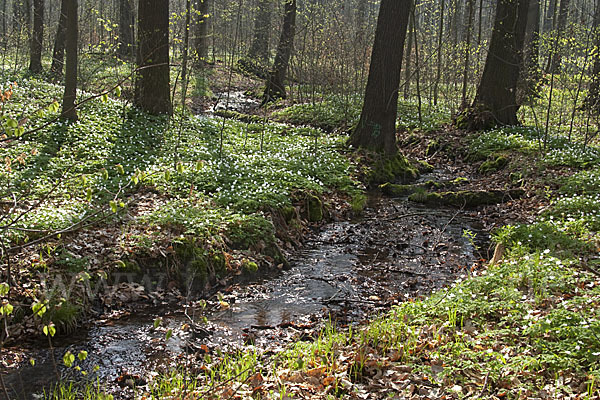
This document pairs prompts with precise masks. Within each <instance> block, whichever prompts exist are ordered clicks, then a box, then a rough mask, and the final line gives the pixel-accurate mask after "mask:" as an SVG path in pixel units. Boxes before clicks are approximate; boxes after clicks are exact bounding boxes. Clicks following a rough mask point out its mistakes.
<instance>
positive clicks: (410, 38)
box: [403, 18, 415, 100]
mask: <svg viewBox="0 0 600 400" xmlns="http://www.w3.org/2000/svg"><path fill="white" fill-rule="evenodd" d="M413 22H414V21H413V19H412V18H409V20H408V28H407V29H408V43H406V57H403V58H404V100H408V98H409V97H410V78H411V67H412V64H411V54H412V48H413V42H412V41H413V34H412V32H413V31H414V29H415V26H414V23H413Z"/></svg>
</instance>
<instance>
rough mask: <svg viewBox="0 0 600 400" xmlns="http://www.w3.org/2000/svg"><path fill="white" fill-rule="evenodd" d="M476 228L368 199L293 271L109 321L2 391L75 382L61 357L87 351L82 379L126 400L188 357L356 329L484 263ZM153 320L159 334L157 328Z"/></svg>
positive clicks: (447, 216) (308, 249) (64, 341)
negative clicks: (154, 374) (325, 330)
mask: <svg viewBox="0 0 600 400" xmlns="http://www.w3.org/2000/svg"><path fill="white" fill-rule="evenodd" d="M473 222H474V220H473V219H471V218H470V217H469V216H467V215H466V214H465V213H463V212H462V211H460V210H456V209H445V208H435V209H430V208H424V207H420V206H416V205H414V204H412V203H409V202H408V201H406V200H393V199H388V198H382V197H379V196H376V195H373V196H371V198H370V200H369V204H368V206H367V208H366V210H365V212H364V213H363V216H362V217H361V218H360V219H357V220H354V221H347V222H331V223H328V224H325V225H324V226H322V227H320V228H318V229H317V228H315V230H314V232H313V233H312V234H311V235H310V237H309V238H308V240H307V241H306V243H305V246H304V247H303V248H302V249H301V250H299V251H298V252H296V253H295V255H294V256H293V257H292V259H291V260H290V263H291V268H290V269H288V270H284V271H282V272H281V273H279V274H277V275H276V276H269V277H262V278H260V279H258V280H255V281H254V282H250V283H245V284H239V285H234V286H230V287H228V288H226V289H224V290H222V297H221V298H220V299H219V301H212V302H211V301H209V302H208V306H207V307H206V308H200V307H199V306H197V304H198V303H190V304H189V305H188V306H182V307H179V308H177V309H152V310H149V311H145V312H144V313H139V314H136V315H128V316H125V317H122V318H119V319H117V320H115V319H106V320H103V321H98V322H97V323H96V324H95V325H93V326H92V327H91V328H89V329H88V330H85V331H80V332H76V333H75V334H74V335H71V336H70V337H68V338H67V337H64V338H59V339H56V340H55V343H54V350H53V351H52V350H50V349H48V348H45V349H39V348H38V349H35V350H27V351H26V353H27V356H26V358H25V360H29V359H30V358H33V359H35V365H34V366H31V365H30V363H29V362H28V361H24V362H23V366H22V367H21V368H20V369H19V370H17V371H12V372H11V373H9V374H7V375H5V377H4V379H5V383H6V386H7V388H8V390H9V392H10V393H12V394H13V395H14V398H19V399H29V398H38V396H36V394H39V393H41V392H42V391H43V390H44V388H48V387H49V385H51V384H52V383H53V382H55V380H56V373H57V372H58V373H59V374H60V375H61V376H62V377H63V378H65V377H75V376H78V375H79V376H81V374H80V373H79V372H77V371H75V370H73V369H72V368H71V369H67V368H65V367H64V366H63V361H62V356H63V354H64V353H65V352H66V351H67V350H70V351H71V353H73V354H75V355H76V354H78V352H79V351H80V350H85V351H87V352H88V354H89V356H88V358H87V359H86V360H85V362H83V363H80V364H79V365H81V367H82V368H83V370H89V371H92V370H93V369H94V366H96V365H97V366H98V367H99V368H96V372H94V373H91V374H90V375H88V377H89V376H92V377H93V378H94V379H95V378H99V380H100V382H101V383H102V384H105V385H106V386H107V387H108V391H109V392H110V393H113V394H114V395H115V398H129V397H131V395H132V393H131V390H132V389H131V386H133V384H134V383H135V384H137V385H143V384H145V382H146V381H147V378H148V373H149V372H150V371H157V370H160V369H161V368H163V369H167V368H168V367H169V366H175V365H176V364H177V362H178V361H179V363H181V362H182V361H181V360H184V359H185V358H184V355H185V354H186V353H190V352H207V353H214V352H218V351H226V350H232V349H235V348H239V347H241V346H247V345H250V344H252V345H254V346H256V347H259V348H261V349H263V350H267V351H271V352H277V351H278V350H281V349H282V347H283V346H284V345H285V344H287V343H290V342H292V341H297V340H311V338H314V337H315V336H316V335H318V332H319V330H320V329H321V328H322V326H323V323H322V321H332V323H333V324H335V325H337V326H347V325H349V324H357V323H359V322H361V321H364V320H366V319H368V318H372V317H375V316H377V315H378V314H380V313H382V312H384V311H385V310H386V309H389V307H390V306H392V305H394V304H398V303H399V302H402V301H405V300H407V299H410V298H414V297H416V296H420V295H424V294H427V293H430V292H431V291H433V290H436V289H439V288H442V287H444V286H446V285H449V284H451V283H452V282H453V281H455V280H456V279H459V278H461V277H464V276H466V274H468V271H469V270H470V268H471V267H472V266H473V265H474V263H476V262H478V260H479V259H480V258H481V256H480V254H479V251H478V249H480V251H482V252H483V253H485V251H487V247H486V243H487V236H486V235H485V234H484V233H482V232H478V231H477V229H475V228H474V227H473V225H474V223H473ZM475 225H476V224H475ZM465 232H468V233H469V234H465ZM224 305H226V306H225V307H224ZM158 317H160V318H161V321H162V322H161V326H160V327H159V328H155V327H154V321H155V320H156V318H158ZM204 317H206V320H204ZM202 321H203V322H202ZM169 329H171V330H172V336H171V337H170V338H169V339H168V340H166V332H167V331H168V330H169ZM52 353H54V355H55V359H56V361H55V363H54V362H53V361H52V356H51V354H52ZM55 364H56V367H55Z"/></svg>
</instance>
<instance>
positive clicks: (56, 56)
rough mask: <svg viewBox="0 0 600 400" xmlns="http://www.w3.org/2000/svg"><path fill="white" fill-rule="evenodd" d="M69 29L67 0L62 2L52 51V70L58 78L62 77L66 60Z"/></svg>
mask: <svg viewBox="0 0 600 400" xmlns="http://www.w3.org/2000/svg"><path fill="white" fill-rule="evenodd" d="M66 29H67V0H61V2H60V17H59V18H58V28H57V29H56V37H55V39H54V51H53V52H52V66H51V67H50V72H51V73H52V75H53V76H54V77H56V78H60V77H62V74H63V64H64V60H65V32H66Z"/></svg>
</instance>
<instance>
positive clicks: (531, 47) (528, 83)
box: [517, 0, 540, 105]
mask: <svg viewBox="0 0 600 400" xmlns="http://www.w3.org/2000/svg"><path fill="white" fill-rule="evenodd" d="M539 38H540V0H529V12H528V13H527V28H526V29H525V40H524V43H523V65H522V66H521V73H520V75H519V84H518V85H517V103H518V104H519V105H521V104H523V103H524V102H525V101H526V100H527V99H528V98H530V97H531V96H533V95H535V88H536V87H537V84H538V82H539V80H540V73H539V62H538V58H539V48H540V47H539Z"/></svg>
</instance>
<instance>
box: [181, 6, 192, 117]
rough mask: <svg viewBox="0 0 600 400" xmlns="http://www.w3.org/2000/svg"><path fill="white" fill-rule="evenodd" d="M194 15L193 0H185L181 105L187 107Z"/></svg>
mask: <svg viewBox="0 0 600 400" xmlns="http://www.w3.org/2000/svg"><path fill="white" fill-rule="evenodd" d="M191 16H192V0H186V2H185V27H184V29H185V31H184V32H183V57H182V61H181V106H182V107H184V108H185V100H186V96H187V69H188V53H189V49H190V29H191V26H190V23H191Z"/></svg>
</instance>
